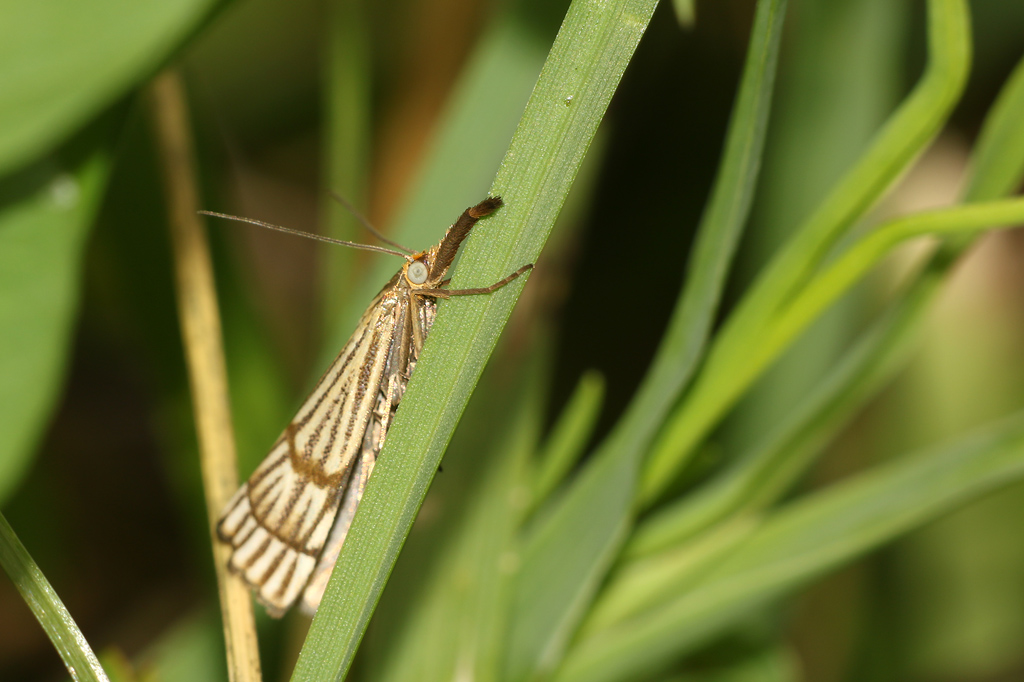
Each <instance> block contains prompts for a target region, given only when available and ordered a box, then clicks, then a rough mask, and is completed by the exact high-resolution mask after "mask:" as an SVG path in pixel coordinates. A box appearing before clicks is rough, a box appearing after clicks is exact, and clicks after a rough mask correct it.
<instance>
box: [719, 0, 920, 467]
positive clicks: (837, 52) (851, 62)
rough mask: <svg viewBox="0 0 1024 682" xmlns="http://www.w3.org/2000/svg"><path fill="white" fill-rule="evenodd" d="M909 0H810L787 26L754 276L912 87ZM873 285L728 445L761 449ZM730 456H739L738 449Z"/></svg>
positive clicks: (759, 208) (778, 373) (826, 322)
mask: <svg viewBox="0 0 1024 682" xmlns="http://www.w3.org/2000/svg"><path fill="white" fill-rule="evenodd" d="M913 9H915V8H914V7H912V6H911V5H909V4H907V3H900V2H890V1H889V0H802V1H801V3H800V10H799V11H800V20H799V21H798V22H796V23H794V24H793V25H791V26H790V29H792V30H789V31H787V32H786V48H785V49H786V57H785V59H784V62H783V68H782V71H781V73H780V76H779V84H778V87H777V95H776V105H775V110H774V113H773V115H772V126H771V129H770V130H769V131H768V142H767V145H766V150H765V165H764V170H763V172H762V174H761V177H762V182H761V184H760V185H759V187H758V193H757V199H756V201H755V207H754V211H753V214H752V216H751V225H750V227H749V228H748V235H749V238H748V239H747V240H746V241H745V242H744V245H743V249H742V252H741V256H740V262H742V263H743V264H744V265H745V266H746V271H747V272H746V273H745V274H744V275H743V277H745V278H747V282H745V283H748V282H749V278H751V277H752V276H754V275H756V273H757V270H759V269H760V268H761V267H762V266H763V265H764V264H765V263H766V262H767V261H768V260H769V259H770V258H771V256H772V255H773V254H774V253H775V252H776V251H777V250H778V249H779V247H780V245H781V244H782V243H783V242H784V241H785V239H786V238H787V237H788V236H789V235H791V234H792V232H793V231H794V230H796V229H797V228H798V227H800V223H801V222H802V221H803V220H805V219H806V218H807V216H808V215H810V214H811V213H812V212H813V211H814V209H815V208H816V207H817V205H818V204H819V203H820V202H821V200H822V198H823V197H825V196H827V195H828V194H829V192H830V190H831V189H832V188H833V187H834V185H835V184H836V183H837V182H838V181H839V180H841V179H842V177H843V174H844V173H845V172H846V171H847V170H849V168H850V167H851V166H852V165H853V164H854V163H855V162H856V161H857V159H858V158H859V157H860V156H861V154H862V153H863V152H864V150H865V149H866V148H867V146H868V145H869V144H870V143H871V140H872V138H873V137H874V136H875V134H876V133H877V132H878V129H879V128H880V127H881V126H882V124H883V123H884V122H885V120H886V118H888V117H889V115H890V114H891V113H892V111H893V109H895V108H896V106H897V105H898V104H899V101H900V99H901V98H902V97H903V96H904V95H905V94H906V78H907V75H908V71H909V67H908V66H907V65H906V62H907V61H908V58H909V56H910V54H913V50H912V49H911V45H910V44H909V43H910V36H911V33H912V32H911V30H910V29H911V25H910V20H911V19H912V18H913V17H915V16H919V13H917V14H916V15H915V13H914V12H913ZM872 294H873V292H872V291H871V283H870V282H869V283H865V284H864V285H861V286H859V287H857V288H856V289H854V290H853V291H851V292H850V293H849V294H847V295H846V296H845V297H844V298H843V300H842V301H840V302H838V303H837V304H836V305H835V306H834V307H833V308H831V309H830V310H829V311H828V312H827V313H825V315H823V316H822V317H821V319H819V320H817V321H816V322H815V323H814V325H813V326H812V327H811V328H810V329H808V330H807V332H806V333H804V334H803V335H802V336H801V338H800V339H798V340H797V341H796V342H795V343H794V344H793V345H792V346H791V347H790V348H788V349H787V350H786V353H785V354H784V355H783V356H782V357H781V358H779V361H778V362H777V363H775V364H774V365H773V366H772V367H771V368H770V369H768V370H767V371H766V372H765V374H764V376H762V377H760V378H759V379H758V381H757V383H756V384H755V385H753V386H751V389H750V390H749V391H748V392H746V393H745V394H744V396H743V399H742V401H740V402H739V403H738V404H737V406H736V408H735V409H734V410H733V411H732V412H731V414H730V415H729V417H728V427H727V428H725V429H722V430H721V431H720V432H719V433H720V434H721V441H722V445H723V448H724V449H725V451H726V452H727V453H731V452H735V451H739V450H744V449H749V448H751V447H755V446H756V445H757V444H758V443H759V442H760V441H761V439H762V437H763V435H764V434H765V432H767V431H770V430H772V429H773V428H774V427H775V425H776V424H777V423H778V422H779V421H781V420H783V419H785V418H786V417H787V415H788V414H789V411H790V406H791V405H793V404H794V403H795V402H798V401H800V400H801V399H802V398H803V397H804V396H805V395H806V394H807V393H808V392H809V391H811V390H813V389H814V386H815V385H817V384H818V383H819V382H820V381H822V380H823V377H824V375H825V374H826V373H828V372H829V370H830V369H831V368H832V367H833V366H834V365H835V363H836V359H837V357H838V356H839V355H840V354H841V353H842V352H843V350H844V349H845V348H847V347H848V346H849V344H850V342H851V338H850V337H851V335H852V334H853V332H854V331H855V330H857V329H859V328H860V327H861V326H862V325H863V324H864V323H865V320H864V317H865V313H866V312H868V311H869V310H870V309H871V307H872V302H873V300H874V297H873V296H872ZM730 456H731V455H730Z"/></svg>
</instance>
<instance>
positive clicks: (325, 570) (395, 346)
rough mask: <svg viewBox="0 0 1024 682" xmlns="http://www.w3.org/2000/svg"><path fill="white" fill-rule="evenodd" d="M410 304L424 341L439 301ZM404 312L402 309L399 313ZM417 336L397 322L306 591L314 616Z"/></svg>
mask: <svg viewBox="0 0 1024 682" xmlns="http://www.w3.org/2000/svg"><path fill="white" fill-rule="evenodd" d="M410 305H411V306H412V310H414V311H415V313H416V314H417V315H418V316H419V328H420V330H421V337H420V340H421V341H422V340H423V339H425V338H427V334H428V333H429V332H430V328H431V327H432V326H433V324H434V317H436V316H437V303H436V302H435V301H434V300H433V299H427V298H420V297H416V298H413V299H412V300H411V301H410ZM401 314H402V313H401V312H400V313H399V315H401ZM413 337H414V335H413V333H412V322H411V320H410V321H409V324H404V325H403V324H401V323H399V324H398V325H397V328H396V332H395V337H394V340H393V342H392V346H391V352H390V354H389V356H388V366H387V370H386V372H385V375H386V377H387V378H386V379H385V380H384V381H382V382H381V384H380V394H379V395H378V396H377V407H376V408H375V409H374V411H373V415H372V416H371V420H372V421H371V423H370V426H369V427H368V428H367V429H366V434H365V436H364V437H363V451H362V453H361V454H360V456H359V460H358V462H357V463H356V468H355V470H354V471H353V473H352V479H351V481H350V483H349V486H348V488H347V489H346V490H345V496H344V499H343V500H342V503H341V510H340V511H339V512H338V516H337V519H335V521H334V527H333V528H332V529H331V535H330V537H329V538H328V540H327V545H326V547H325V548H324V551H323V554H321V555H320V560H319V561H318V562H317V564H316V569H315V570H314V571H313V575H312V576H311V577H310V579H309V584H308V585H307V586H306V589H305V591H304V592H303V593H302V607H303V610H304V611H306V613H308V614H310V615H312V614H314V613H316V610H317V608H319V606H320V600H321V599H322V598H323V596H324V590H326V589H327V582H328V581H329V580H330V578H331V572H332V571H333V570H334V564H335V563H336V562H337V561H338V555H339V554H341V547H342V545H343V544H344V543H345V538H346V537H347V536H348V529H349V527H350V526H351V525H352V519H353V518H354V517H355V515H356V509H357V508H358V507H359V502H360V501H361V500H362V498H363V490H364V489H365V488H366V482H367V481H368V480H369V479H370V474H371V473H372V472H373V465H374V463H375V462H376V461H377V455H378V454H379V453H380V450H381V448H382V447H384V439H385V437H386V436H387V432H388V427H390V425H391V420H392V418H393V417H394V416H395V412H396V411H397V410H398V404H399V403H400V402H401V400H402V396H403V395H404V394H405V387H406V385H407V384H408V383H409V378H410V377H412V372H413V370H414V369H415V368H416V360H417V359H418V358H419V354H420V351H421V350H422V347H421V346H420V345H418V344H417V343H416V341H415V340H414V338H413Z"/></svg>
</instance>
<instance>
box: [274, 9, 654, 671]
mask: <svg viewBox="0 0 1024 682" xmlns="http://www.w3.org/2000/svg"><path fill="white" fill-rule="evenodd" d="M654 6H655V3H654V2H653V1H652V0H630V1H629V2H624V3H616V4H611V5H609V4H606V3H600V2H594V1H587V0H577V1H576V2H574V3H573V5H572V6H571V7H570V9H569V12H568V14H567V16H566V19H565V22H564V23H563V26H562V29H561V30H560V31H559V35H558V37H557V38H556V39H555V43H554V45H553V46H552V48H551V53H550V56H549V57H548V60H547V62H546V63H545V65H544V69H543V71H542V72H541V76H540V78H539V80H538V81H537V85H536V87H535V89H534V91H533V95H532V96H531V98H530V102H529V104H527V107H526V111H525V112H524V114H523V118H522V120H521V121H520V124H519V127H518V128H517V130H516V134H515V136H514V137H513V139H512V144H511V146H510V148H509V151H508V153H507V154H506V157H505V161H504V162H503V164H502V166H501V170H500V171H499V173H498V177H497V178H496V179H495V182H494V185H493V187H492V190H491V191H492V193H493V194H500V195H501V196H502V197H504V199H505V206H504V208H502V210H501V211H499V212H498V213H497V214H496V215H495V216H494V217H493V218H490V219H488V220H486V221H483V222H482V223H481V225H480V226H479V227H478V228H477V229H476V230H474V232H473V233H472V234H471V235H470V237H469V239H468V240H467V243H466V247H465V250H464V252H463V255H462V258H461V259H460V262H459V264H458V267H457V268H456V270H455V272H454V275H453V278H452V286H453V287H455V288H458V287H465V286H478V285H479V284H480V283H482V282H495V281H497V280H499V279H500V278H502V277H503V276H505V275H506V274H507V273H509V272H511V271H513V270H515V269H516V268H517V267H519V266H520V265H522V264H523V263H529V262H533V261H534V260H535V259H536V257H537V256H538V255H539V253H540V250H541V248H542V247H543V245H544V242H545V240H546V238H547V235H548V232H549V231H550V229H551V227H552V225H553V224H554V221H555V218H556V216H557V215H558V212H559V209H560V208H561V206H562V203H563V202H564V200H565V196H566V195H567V194H568V191H569V188H570V186H571V185H572V181H573V179H574V178H575V176H576V172H577V170H578V169H579V166H580V163H581V162H582V159H583V156H584V154H585V153H586V151H587V148H588V147H589V145H590V142H591V140H592V139H593V136H594V134H595V133H596V131H597V126H598V124H599V123H600V121H601V118H602V117H603V116H604V113H605V110H606V108H607V106H608V103H609V102H610V100H611V96H612V93H613V92H614V90H615V88H616V86H617V85H618V82H619V79H620V78H621V76H622V73H623V71H624V70H625V68H626V65H627V63H628V62H629V59H630V57H631V56H632V53H633V50H634V49H635V48H636V44H637V42H638V41H639V39H640V36H641V35H642V34H643V30H644V28H645V27H646V25H647V22H648V21H649V19H650V16H651V14H652V13H653V11H654ZM521 286H522V284H521V281H520V282H513V283H512V284H510V285H509V286H508V287H505V288H504V289H502V290H500V291H497V292H495V293H494V294H492V295H490V296H474V297H463V298H462V299H460V300H453V301H448V302H444V303H442V305H441V306H440V310H439V315H438V318H437V322H436V323H435V325H434V327H433V329H432V331H431V335H430V339H429V341H428V343H427V344H426V346H425V348H424V352H423V357H422V358H421V360H420V362H419V364H418V365H417V368H416V374H415V376H414V377H413V379H412V381H411V382H410V385H409V392H408V393H407V394H406V396H405V398H404V399H403V402H402V409H401V410H400V411H399V413H398V416H397V417H396V420H395V424H394V426H393V427H392V430H391V432H390V433H389V434H388V440H387V444H386V445H385V449H384V452H382V453H381V457H380V460H379V462H378V464H377V467H376V468H375V470H374V475H373V478H372V480H371V483H370V485H369V487H368V488H367V490H366V494H365V496H364V498H363V501H362V503H361V504H360V506H359V511H358V512H357V514H356V518H355V521H354V523H353V525H352V530H351V531H350V534H349V536H348V539H347V541H346V542H345V545H344V548H343V550H342V553H341V556H340V558H339V560H338V564H337V566H336V568H335V571H334V575H333V577H332V579H331V583H330V585H329V586H328V588H327V594H326V595H325V596H324V601H323V603H322V604H321V606H320V610H319V612H318V613H317V615H316V618H315V619H314V620H313V625H312V627H311V628H310V633H309V636H308V637H307V639H306V644H305V646H304V648H303V652H302V654H301V655H300V657H299V661H298V664H297V665H296V671H295V676H294V679H297V680H301V679H321V678H324V677H330V678H332V679H333V678H339V677H341V676H343V675H344V673H345V671H346V670H347V669H348V666H349V664H350V662H351V658H352V656H353V655H354V653H355V650H356V647H357V646H358V642H359V640H360V638H361V637H362V633H363V630H364V629H365V627H366V623H367V621H368V620H369V617H370V614H371V613H372V611H373V607H374V605H375V604H376V601H377V599H378V597H379V595H380V592H381V590H382V589H383V586H384V583H385V581H386V579H387V576H388V574H389V573H390V572H391V567H392V565H393V563H394V561H395V556H396V555H397V553H398V550H399V548H400V547H401V545H402V543H403V541H404V539H405V536H406V534H407V533H408V529H409V526H410V525H411V524H412V521H413V518H414V517H415V514H416V511H417V509H418V508H419V505H420V503H421V501H422V499H423V496H424V494H425V493H426V489H427V486H428V485H429V482H430V480H431V478H432V477H433V474H434V472H435V471H436V469H437V465H438V462H439V461H440V459H441V455H442V453H443V450H444V448H445V446H446V445H447V442H448V439H449V438H450V437H451V433H452V431H453V430H454V428H455V424H456V422H457V420H458V417H459V415H460V414H461V412H462V410H463V408H464V407H465V404H466V401H467V400H468V398H469V394H470V392H471V391H472V388H473V385H474V384H475V383H476V380H477V378H478V377H479V375H480V372H481V371H482V369H483V365H484V363H485V361H486V359H487V357H488V356H489V355H490V352H491V350H492V348H493V346H494V344H495V342H496V341H497V336H498V333H499V332H500V330H501V328H502V326H503V325H504V322H505V320H506V319H507V317H508V315H509V313H510V311H511V308H512V304H513V302H514V298H515V295H516V293H517V292H518V291H519V289H520V287H521Z"/></svg>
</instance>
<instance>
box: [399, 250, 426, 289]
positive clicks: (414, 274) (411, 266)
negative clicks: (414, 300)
mask: <svg viewBox="0 0 1024 682" xmlns="http://www.w3.org/2000/svg"><path fill="white" fill-rule="evenodd" d="M405 277H406V279H408V280H409V282H410V283H411V284H425V283H426V281H427V280H428V279H429V278H430V268H429V267H428V266H427V262H426V258H424V257H422V256H421V257H420V258H415V259H413V260H411V261H409V263H408V264H407V265H406V266H405Z"/></svg>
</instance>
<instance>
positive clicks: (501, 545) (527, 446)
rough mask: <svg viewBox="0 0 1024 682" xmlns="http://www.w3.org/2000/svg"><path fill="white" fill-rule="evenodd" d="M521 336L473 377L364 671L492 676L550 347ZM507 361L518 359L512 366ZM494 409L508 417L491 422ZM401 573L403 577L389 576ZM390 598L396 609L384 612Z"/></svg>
mask: <svg viewBox="0 0 1024 682" xmlns="http://www.w3.org/2000/svg"><path fill="white" fill-rule="evenodd" d="M534 338H535V339H536V336H535V337H534ZM510 345H511V344H504V349H505V351H508V350H509V346H510ZM528 345H529V347H530V350H529V351H527V356H528V357H526V358H523V357H522V355H523V349H522V348H518V349H516V351H515V352H514V353H508V352H502V350H501V349H499V351H498V355H496V356H495V359H496V360H498V359H499V357H500V359H501V360H502V361H503V362H501V364H500V365H499V364H498V363H493V364H492V365H490V366H489V367H488V369H487V371H486V372H485V373H484V376H483V377H482V378H481V381H480V385H479V386H478V388H477V393H476V395H475V396H474V399H473V401H472V402H471V403H470V405H469V407H468V408H467V410H466V413H465V415H464V417H463V420H462V421H461V422H460V424H459V430H458V432H457V433H456V435H455V438H454V439H453V441H452V444H451V446H450V447H449V448H448V451H447V452H446V453H445V460H444V462H445V463H444V472H443V473H442V474H439V475H438V476H437V478H436V479H435V480H434V482H433V484H432V485H431V492H430V501H428V502H427V503H425V504H430V505H432V509H434V510H435V511H434V514H433V515H432V516H431V517H430V518H431V520H430V522H429V523H430V528H429V529H426V528H423V527H422V526H421V531H422V532H420V533H418V537H415V535H416V534H414V537H410V540H409V542H408V543H407V544H406V547H405V548H404V549H403V551H402V556H401V557H400V559H399V563H398V565H397V566H396V569H395V575H394V576H393V577H392V586H390V587H389V588H388V590H387V591H386V592H385V594H384V597H383V600H382V602H381V605H380V606H379V607H378V609H377V613H376V614H375V615H374V622H373V625H372V630H371V634H370V635H368V636H367V641H366V645H367V646H368V647H369V646H370V645H371V642H373V640H374V639H378V638H379V639H381V640H384V641H382V642H373V644H375V645H376V646H375V648H377V649H381V648H382V649H383V651H374V652H373V653H374V654H375V658H376V660H374V661H372V664H373V665H372V667H370V665H368V664H369V663H370V662H368V661H367V660H366V658H365V657H364V656H363V655H362V654H360V661H361V668H360V670H361V673H362V674H363V676H364V678H365V679H371V680H374V681H375V682H446V681H447V680H452V679H455V678H458V677H468V678H471V679H473V680H478V681H480V682H486V681H488V680H490V681H494V682H496V681H497V680H498V674H499V672H500V665H501V663H502V658H501V652H502V651H503V644H504V625H505V619H506V615H507V603H508V586H509V576H510V573H511V571H512V568H511V567H512V566H513V565H514V556H515V554H514V548H515V545H516V542H517V536H518V531H519V526H520V524H521V523H522V518H523V514H524V512H525V510H526V509H525V505H526V504H527V503H528V501H529V497H528V494H527V492H528V487H527V486H528V483H529V479H528V477H527V474H528V471H529V469H528V467H529V464H530V460H531V458H532V457H533V456H534V454H535V451H536V447H537V439H538V436H539V434H540V429H541V425H542V424H543V422H544V411H545V402H546V401H545V400H544V395H545V393H546V392H547V383H548V382H547V371H548V369H549V362H548V360H549V358H548V356H549V355H550V348H549V347H547V344H543V343H536V342H530V343H529V344H528ZM511 355H515V356H519V357H520V360H519V361H518V362H517V361H515V360H513V359H512V358H511V357H510V356H511ZM509 361H510V362H514V363H515V364H516V367H515V368H514V369H513V370H512V371H509V366H508V364H506V362H509ZM496 414H501V415H507V419H506V420H505V421H503V422H502V423H500V424H495V419H494V415H496ZM428 552H429V554H428ZM425 555H426V556H425ZM400 579H404V580H405V582H406V584H405V585H402V584H400V583H399V584H396V583H397V581H398V580H400ZM409 583H413V584H412V585H410V584H409ZM393 588H397V589H398V590H399V591H400V593H399V595H395V594H394V592H393V591H392V590H393ZM395 601H399V602H401V605H402V606H403V607H404V608H403V609H402V610H401V611H400V612H397V613H394V612H392V613H390V614H389V613H388V608H391V609H394V607H395V604H394V602H395ZM382 616H383V617H384V618H386V620H385V621H384V622H382V620H381V619H382ZM388 616H390V618H388ZM375 635H376V637H375Z"/></svg>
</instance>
